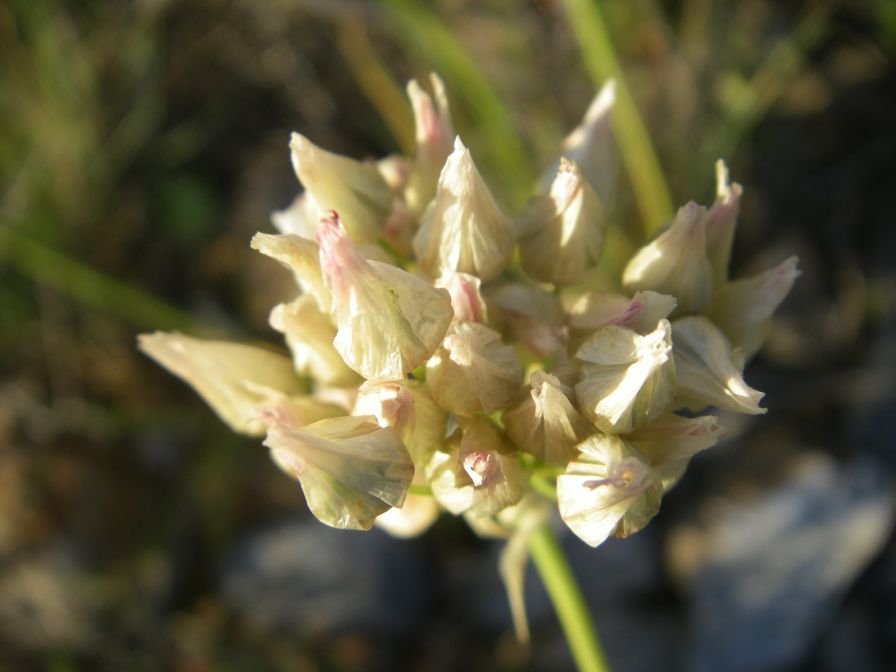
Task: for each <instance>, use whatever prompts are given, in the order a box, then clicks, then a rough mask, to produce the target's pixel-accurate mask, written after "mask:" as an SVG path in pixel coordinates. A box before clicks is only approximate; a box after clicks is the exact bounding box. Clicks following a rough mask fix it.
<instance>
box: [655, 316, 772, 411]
mask: <svg viewBox="0 0 896 672" xmlns="http://www.w3.org/2000/svg"><path fill="white" fill-rule="evenodd" d="M672 342H673V343H674V345H675V347H674V349H673V353H674V357H675V369H676V371H677V373H678V383H677V385H678V387H677V393H678V395H679V397H680V399H681V401H682V402H684V403H685V404H686V405H688V406H689V407H690V408H693V409H695V410H701V409H702V408H705V407H707V406H715V407H717V408H720V409H722V410H724V411H731V412H732V413H747V414H750V415H755V414H760V413H765V412H766V410H767V409H764V408H762V407H760V406H759V402H760V400H761V399H762V397H763V396H765V395H764V394H763V393H762V392H759V391H758V390H754V389H753V388H752V387H750V386H749V385H747V384H746V383H745V382H744V379H743V360H742V358H740V357H735V353H734V352H732V349H731V345H730V344H729V343H728V340H727V339H726V338H725V335H724V334H723V333H722V332H721V331H719V329H718V327H716V326H715V325H714V324H713V323H712V322H710V321H709V320H707V319H706V318H705V317H685V318H682V319H680V320H676V321H675V322H673V323H672Z"/></svg>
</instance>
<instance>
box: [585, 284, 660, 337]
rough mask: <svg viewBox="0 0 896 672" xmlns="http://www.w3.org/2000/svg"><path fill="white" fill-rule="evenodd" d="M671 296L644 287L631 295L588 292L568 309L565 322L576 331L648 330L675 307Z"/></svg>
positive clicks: (640, 332)
mask: <svg viewBox="0 0 896 672" xmlns="http://www.w3.org/2000/svg"><path fill="white" fill-rule="evenodd" d="M675 305H676V301H675V297H674V296H669V295H668V294H660V293H659V292H651V291H650V290H644V291H643V292H635V295H634V296H632V297H631V298H628V297H625V296H623V295H621V294H613V293H610V292H588V293H587V294H583V295H582V296H580V297H579V298H578V299H577V300H576V302H575V303H574V304H573V305H572V307H571V308H570V310H569V326H570V327H572V328H573V329H574V330H576V331H581V332H594V331H596V330H597V329H600V328H601V327H606V326H609V325H616V326H618V327H627V328H629V329H631V330H632V331H635V332H637V333H639V334H648V333H650V332H651V331H653V330H654V329H656V325H657V323H658V322H659V321H660V320H662V319H663V318H666V317H669V315H670V314H671V313H672V311H673V310H675Z"/></svg>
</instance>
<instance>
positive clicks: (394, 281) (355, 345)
mask: <svg viewBox="0 0 896 672" xmlns="http://www.w3.org/2000/svg"><path fill="white" fill-rule="evenodd" d="M318 245H319V246H320V265H321V271H322V273H323V277H324V283H325V285H326V286H327V289H328V290H329V291H330V296H331V301H332V303H331V306H332V308H331V311H332V315H333V317H334V319H335V321H336V326H337V333H336V339H335V340H334V341H333V345H334V346H335V348H336V351H337V352H338V353H339V354H340V355H342V359H343V360H345V363H346V364H348V365H349V367H351V368H352V369H354V370H355V371H357V372H358V373H360V374H361V375H362V376H364V377H365V378H367V379H368V380H397V379H399V378H403V377H404V375H405V374H406V373H407V372H409V371H412V370H413V369H415V368H417V367H418V366H420V365H421V364H422V363H423V362H425V361H426V360H427V358H428V357H429V356H430V355H431V354H432V353H433V352H434V351H435V349H436V347H438V345H439V342H440V341H441V340H442V337H443V336H444V335H445V331H446V330H447V329H448V325H449V324H450V323H451V318H452V317H453V314H454V313H453V311H452V309H451V297H450V296H449V294H448V292H446V291H445V290H444V289H436V288H434V287H433V286H432V285H430V284H428V283H426V282H424V281H423V280H420V279H419V278H417V277H415V276H413V275H411V274H410V273H407V272H406V271H403V270H401V269H400V268H395V267H394V266H389V265H388V264H383V263H379V262H376V261H367V260H365V259H364V258H363V257H362V256H361V254H360V253H359V252H358V250H357V248H356V247H355V245H354V244H353V243H352V242H351V241H350V240H349V239H348V237H347V236H346V235H345V232H344V231H343V230H342V228H341V227H340V225H339V219H338V217H337V216H336V215H335V213H333V215H332V216H331V217H330V218H329V219H327V220H324V222H323V223H322V224H321V229H320V231H319V232H318Z"/></svg>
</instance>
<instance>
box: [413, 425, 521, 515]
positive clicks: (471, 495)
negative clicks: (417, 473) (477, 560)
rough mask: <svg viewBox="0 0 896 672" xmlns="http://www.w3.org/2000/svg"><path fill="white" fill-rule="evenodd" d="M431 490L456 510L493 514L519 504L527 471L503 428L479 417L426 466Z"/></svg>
mask: <svg viewBox="0 0 896 672" xmlns="http://www.w3.org/2000/svg"><path fill="white" fill-rule="evenodd" d="M427 474H428V475H429V479H430V484H431V487H432V492H433V494H434V495H435V497H436V499H438V500H439V503H440V504H441V505H442V506H444V507H445V508H446V509H447V510H448V511H450V512H451V513H454V514H460V513H464V512H466V511H469V512H470V513H472V514H474V515H476V516H490V515H493V514H495V513H498V512H499V511H501V510H502V509H504V508H506V507H508V506H511V505H512V504H516V503H517V502H518V501H519V500H520V499H521V498H522V496H523V494H524V493H525V492H526V486H527V484H528V480H529V479H528V474H527V473H526V472H525V471H524V470H523V469H522V467H520V465H519V462H518V461H517V459H516V455H515V454H514V453H513V452H512V449H511V447H510V446H508V445H507V443H506V441H505V440H504V437H503V435H502V434H501V432H500V431H499V430H498V429H497V428H496V427H495V426H494V425H493V424H492V423H491V422H489V421H488V420H485V419H482V418H477V419H475V420H472V421H470V422H469V424H467V425H466V426H465V427H464V429H463V434H462V436H461V437H460V438H458V437H457V436H455V437H454V440H452V441H451V443H450V444H449V445H448V447H447V448H446V450H445V451H438V452H436V453H435V455H433V458H432V460H431V461H430V464H429V466H428V467H427Z"/></svg>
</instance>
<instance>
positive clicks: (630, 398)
mask: <svg viewBox="0 0 896 672" xmlns="http://www.w3.org/2000/svg"><path fill="white" fill-rule="evenodd" d="M671 354H672V339H671V328H670V325H669V322H668V320H660V322H659V324H658V325H657V328H656V329H655V330H654V331H653V332H651V333H650V334H647V335H646V336H641V335H639V334H636V333H635V332H633V331H631V330H629V329H625V328H623V327H616V326H609V327H603V328H601V329H599V330H597V331H596V332H595V333H594V335H593V336H592V337H591V338H589V339H588V340H587V341H585V343H583V344H582V346H581V347H580V348H579V350H578V351H577V352H576V358H577V359H580V360H582V361H583V362H585V364H584V365H583V367H582V374H583V375H582V380H581V381H580V382H579V383H578V384H577V385H576V396H577V398H578V400H579V406H580V408H581V409H582V410H583V412H585V413H586V414H587V415H588V416H589V418H590V419H591V421H592V422H594V423H595V424H596V425H597V427H598V428H600V429H601V430H602V431H604V432H607V433H611V434H624V433H626V432H629V431H631V430H632V429H633V428H634V427H639V426H641V425H645V424H647V423H649V422H650V421H652V420H654V419H655V418H657V417H659V416H660V415H662V414H663V413H664V412H665V411H666V410H668V408H669V406H670V405H671V403H672V398H673V394H674V391H675V366H674V364H673V361H672V356H671Z"/></svg>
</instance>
